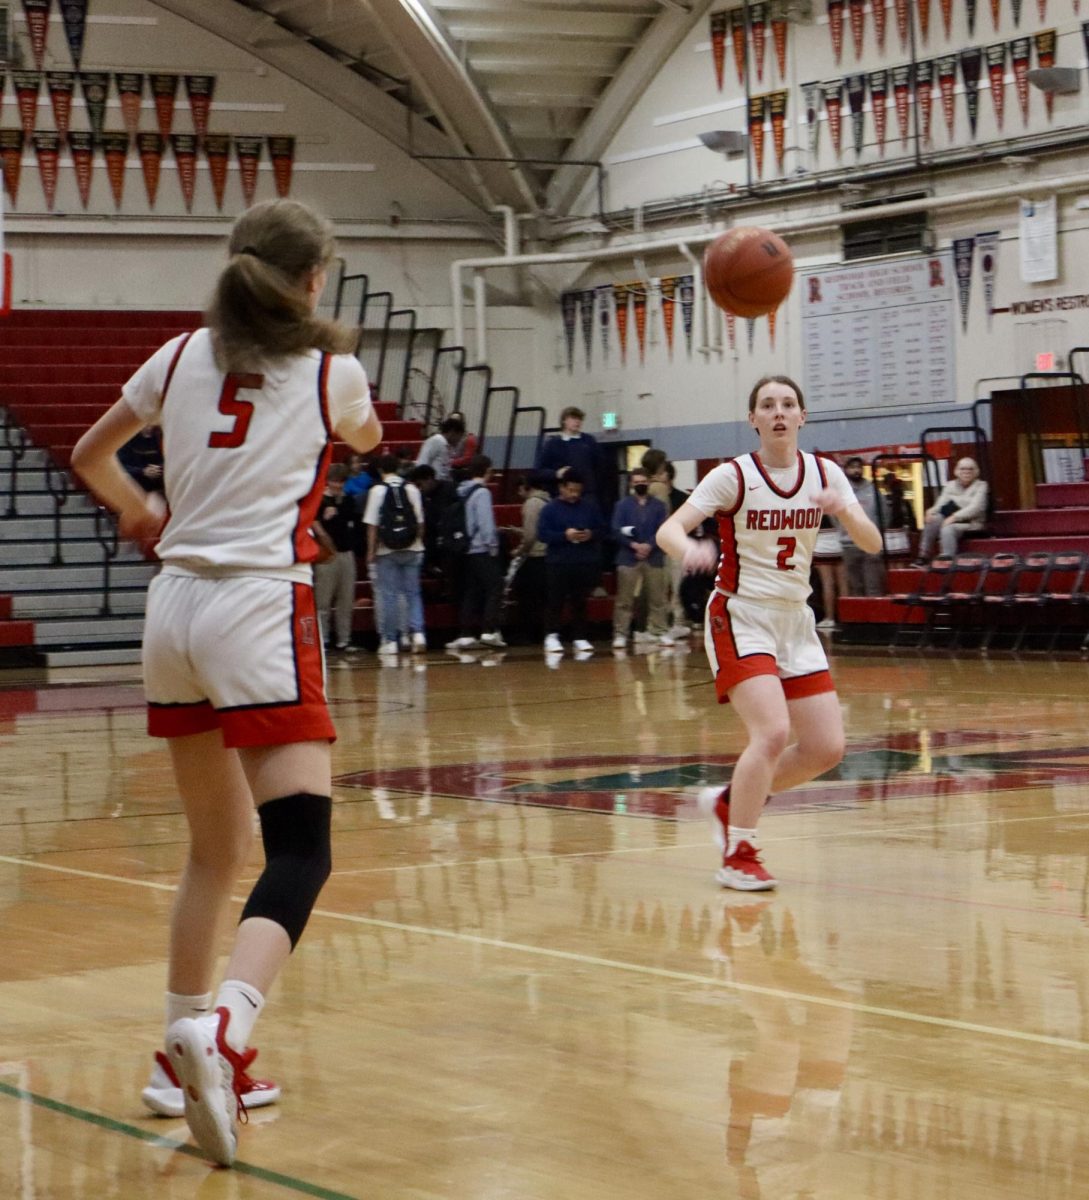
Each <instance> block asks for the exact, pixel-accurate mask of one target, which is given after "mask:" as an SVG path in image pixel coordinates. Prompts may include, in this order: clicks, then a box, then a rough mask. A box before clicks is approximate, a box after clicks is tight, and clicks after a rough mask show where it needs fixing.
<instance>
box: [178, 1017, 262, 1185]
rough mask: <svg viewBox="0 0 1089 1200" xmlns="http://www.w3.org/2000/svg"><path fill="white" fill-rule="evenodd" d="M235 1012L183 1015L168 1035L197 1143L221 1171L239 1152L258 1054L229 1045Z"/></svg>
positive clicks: (190, 1125) (186, 1117) (186, 1114)
mask: <svg viewBox="0 0 1089 1200" xmlns="http://www.w3.org/2000/svg"><path fill="white" fill-rule="evenodd" d="M230 1019H231V1013H230V1010H229V1009H227V1008H217V1009H216V1015H215V1017H201V1018H200V1019H199V1020H193V1019H192V1018H191V1017H183V1018H182V1019H181V1020H180V1021H175V1022H174V1024H173V1025H171V1026H170V1028H169V1029H168V1030H167V1031H166V1053H167V1057H168V1058H169V1059H170V1065H171V1066H172V1067H173V1068H174V1076H175V1078H176V1079H177V1080H178V1084H179V1086H180V1087H181V1089H182V1097H183V1099H184V1101H185V1119H186V1121H187V1122H188V1124H189V1128H190V1130H191V1131H192V1134H193V1137H194V1139H195V1140H196V1143H197V1145H198V1146H199V1147H200V1148H201V1149H202V1150H203V1151H204V1152H205V1154H207V1155H208V1157H209V1158H211V1159H212V1160H213V1161H214V1162H217V1163H219V1165H220V1166H221V1167H229V1166H230V1165H231V1163H233V1162H234V1159H235V1154H236V1153H237V1151H238V1121H239V1118H241V1119H242V1120H243V1121H244V1120H245V1119H246V1108H245V1105H244V1104H243V1103H242V1092H241V1088H242V1082H243V1080H244V1079H246V1078H247V1075H246V1068H247V1067H249V1066H250V1064H251V1063H252V1062H253V1060H254V1059H255V1058H256V1057H257V1051H256V1050H246V1051H245V1052H244V1053H242V1054H239V1053H238V1051H237V1050H235V1049H233V1047H231V1045H230V1044H229V1043H228V1042H227V1037H226V1034H227V1025H228V1023H229V1022H230Z"/></svg>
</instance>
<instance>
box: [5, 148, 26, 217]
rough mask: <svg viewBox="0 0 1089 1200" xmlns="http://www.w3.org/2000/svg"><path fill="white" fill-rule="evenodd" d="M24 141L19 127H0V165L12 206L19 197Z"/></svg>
mask: <svg viewBox="0 0 1089 1200" xmlns="http://www.w3.org/2000/svg"><path fill="white" fill-rule="evenodd" d="M25 141H26V134H24V133H23V131H22V130H21V129H0V166H2V168H3V172H4V191H5V192H7V195H8V199H9V200H10V201H11V207H12V208H14V207H15V205H16V202H17V201H18V198H19V179H20V177H21V175H22V173H23V145H24V143H25Z"/></svg>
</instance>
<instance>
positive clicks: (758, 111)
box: [749, 96, 767, 179]
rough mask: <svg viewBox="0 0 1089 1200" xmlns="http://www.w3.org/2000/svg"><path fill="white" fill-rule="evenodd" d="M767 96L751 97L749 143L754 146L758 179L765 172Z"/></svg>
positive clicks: (753, 160)
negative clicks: (765, 111) (765, 113)
mask: <svg viewBox="0 0 1089 1200" xmlns="http://www.w3.org/2000/svg"><path fill="white" fill-rule="evenodd" d="M766 105H767V96H750V97H749V143H750V145H751V147H752V162H753V171H754V173H755V175H756V178H757V179H760V178H762V177H763V174H764V110H765V107H766Z"/></svg>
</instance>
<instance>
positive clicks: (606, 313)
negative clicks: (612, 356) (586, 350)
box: [594, 283, 613, 362]
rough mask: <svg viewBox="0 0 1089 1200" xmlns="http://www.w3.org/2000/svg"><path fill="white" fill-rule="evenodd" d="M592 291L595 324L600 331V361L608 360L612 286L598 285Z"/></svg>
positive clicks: (611, 315)
mask: <svg viewBox="0 0 1089 1200" xmlns="http://www.w3.org/2000/svg"><path fill="white" fill-rule="evenodd" d="M594 291H595V292H597V323H598V328H599V329H600V330H601V359H602V362H608V360H609V330H610V329H611V328H612V319H613V312H612V310H613V286H612V284H611V283H600V284H598V286H597V287H596V288H594Z"/></svg>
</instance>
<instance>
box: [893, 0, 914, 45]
mask: <svg viewBox="0 0 1089 1200" xmlns="http://www.w3.org/2000/svg"><path fill="white" fill-rule="evenodd" d="M910 21H911V8H910V7H909V0H896V32H897V33H898V34H899V35H900V49H901V50H906V49H907V47H908V31H909V28H910V25H909V22H910Z"/></svg>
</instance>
